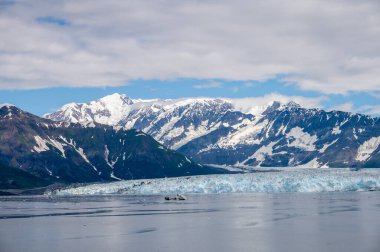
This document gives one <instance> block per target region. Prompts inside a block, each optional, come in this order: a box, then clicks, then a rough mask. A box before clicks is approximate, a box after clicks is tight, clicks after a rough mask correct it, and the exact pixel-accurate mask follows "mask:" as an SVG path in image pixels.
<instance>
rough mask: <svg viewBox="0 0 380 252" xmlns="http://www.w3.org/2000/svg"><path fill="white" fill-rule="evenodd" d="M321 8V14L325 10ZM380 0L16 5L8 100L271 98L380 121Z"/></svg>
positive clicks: (4, 62) (3, 96)
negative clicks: (120, 95) (115, 95)
mask: <svg viewBox="0 0 380 252" xmlns="http://www.w3.org/2000/svg"><path fill="white" fill-rule="evenodd" d="M316 10H317V11H316ZM379 10H380V1H372V0H362V1H352V0H342V1H324V0H321V1H305V0H283V1H277V0H267V1H250V0H236V1H228V0H208V1H197V0H189V1H180V0H173V1H154V0H141V1H119V0H108V1H102V0H81V1H77V0H62V1H40V0H36V1H28V0H19V1H4V2H1V3H0V34H1V40H0V102H1V103H5V102H8V103H13V104H15V105H18V106H20V107H21V108H23V109H25V110H28V111H30V112H32V113H35V114H38V115H41V114H43V113H47V112H51V111H53V110H54V109H57V108H59V107H60V106H62V105H63V104H65V103H68V102H87V101H90V100H94V99H98V98H100V97H102V96H105V95H108V94H112V93H115V92H118V93H125V94H127V95H129V96H131V97H132V98H179V97H195V96H208V97H229V98H239V97H262V100H268V102H269V100H270V99H274V98H279V99H282V100H289V99H296V100H299V101H301V103H303V104H302V105H305V106H317V107H320V108H324V109H340V110H345V111H351V112H360V113H367V114H371V115H380V102H379V101H380V74H379V73H380V44H379V41H380V32H379V30H378V27H380V15H379V14H378V13H379Z"/></svg>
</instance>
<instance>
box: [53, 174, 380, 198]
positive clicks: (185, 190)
mask: <svg viewBox="0 0 380 252" xmlns="http://www.w3.org/2000/svg"><path fill="white" fill-rule="evenodd" d="M373 190H380V169H362V170H358V171H354V170H350V169H343V168H340V169H306V168H283V169H268V170H263V169H262V168H261V169H257V170H255V172H252V173H244V174H229V175H202V176H191V177H176V178H161V179H143V180H125V181H119V182H113V183H106V184H91V185H85V186H78V187H71V188H62V189H57V190H53V191H50V192H47V193H46V194H47V195H58V196H73V195H108V194H121V195H123V194H129V195H154V194H160V195H161V194H176V193H182V194H193V193H202V194H218V193H255V192H259V193H281V192H305V193H306V192H333V191H373Z"/></svg>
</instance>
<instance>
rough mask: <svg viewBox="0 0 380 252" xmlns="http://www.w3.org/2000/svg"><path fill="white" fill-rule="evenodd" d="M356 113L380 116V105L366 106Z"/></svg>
mask: <svg viewBox="0 0 380 252" xmlns="http://www.w3.org/2000/svg"><path fill="white" fill-rule="evenodd" d="M356 112H358V113H363V114H367V115H372V116H380V105H364V106H360V107H359V108H358V109H356Z"/></svg>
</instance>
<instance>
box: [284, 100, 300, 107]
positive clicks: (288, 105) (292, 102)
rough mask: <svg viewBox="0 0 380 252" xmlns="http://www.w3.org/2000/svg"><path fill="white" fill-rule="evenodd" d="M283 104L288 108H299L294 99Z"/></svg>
mask: <svg viewBox="0 0 380 252" xmlns="http://www.w3.org/2000/svg"><path fill="white" fill-rule="evenodd" d="M285 106H286V107H288V108H301V105H299V104H298V103H296V102H294V101H290V102H288V103H286V104H285Z"/></svg>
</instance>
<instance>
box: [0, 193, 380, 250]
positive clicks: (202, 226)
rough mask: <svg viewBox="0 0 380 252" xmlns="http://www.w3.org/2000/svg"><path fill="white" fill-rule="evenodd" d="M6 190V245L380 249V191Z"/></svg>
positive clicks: (2, 212)
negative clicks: (175, 195)
mask: <svg viewBox="0 0 380 252" xmlns="http://www.w3.org/2000/svg"><path fill="white" fill-rule="evenodd" d="M187 196H188V200H187V201H180V202H176V201H170V202H168V201H165V200H164V199H163V197H162V196H116V195H115V196H93V197H53V198H48V197H4V198H1V199H0V251H10V252H12V251H70V250H71V251H377V252H378V251H380V242H379V239H378V238H379V237H380V235H379V234H380V225H379V224H380V192H347V193H306V194H300V193H282V194H221V195H218V194H214V195H187Z"/></svg>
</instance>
